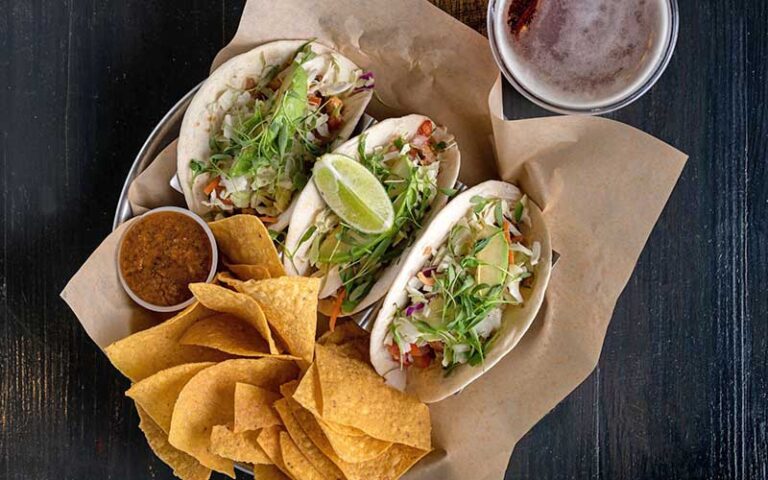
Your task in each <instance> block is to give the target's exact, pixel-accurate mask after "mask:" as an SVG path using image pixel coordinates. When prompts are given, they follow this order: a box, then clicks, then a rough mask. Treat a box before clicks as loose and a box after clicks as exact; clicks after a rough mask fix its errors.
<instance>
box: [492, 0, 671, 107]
mask: <svg viewBox="0 0 768 480" xmlns="http://www.w3.org/2000/svg"><path fill="white" fill-rule="evenodd" d="M519 1H520V0H505V1H503V2H502V4H501V7H500V9H499V11H498V12H497V16H496V18H495V19H494V21H495V24H494V29H495V32H494V35H495V37H496V43H497V45H498V50H499V53H500V55H501V57H502V59H503V61H504V63H505V64H506V66H507V68H508V69H509V70H510V71H511V72H512V73H513V75H514V77H515V79H516V80H517V81H518V82H519V83H520V84H521V85H522V86H523V87H525V88H526V89H527V90H528V91H530V92H531V93H533V94H534V95H535V96H537V97H539V98H541V99H543V100H546V101H548V102H551V103H554V104H557V105H560V106H562V107H565V108H576V109H588V108H599V107H603V106H607V105H611V104H613V103H616V102H618V101H620V100H622V99H624V98H626V97H627V96H629V95H631V94H632V93H633V92H634V91H636V90H637V89H638V88H640V87H641V86H642V85H643V84H644V83H645V82H646V81H647V80H648V79H649V78H650V77H651V76H652V75H653V72H654V71H655V69H656V67H657V66H658V64H659V62H660V61H661V59H662V57H663V54H664V51H665V47H666V41H667V38H668V37H669V29H670V16H671V12H670V10H669V4H668V1H667V0H539V1H538V2H537V5H536V11H535V13H534V15H533V17H532V19H531V21H530V23H529V24H528V25H527V26H525V27H523V29H522V30H521V31H520V32H519V33H517V34H515V33H513V32H512V29H511V28H510V26H509V25H508V24H507V19H508V15H509V9H510V6H511V5H512V4H513V3H514V2H519Z"/></svg>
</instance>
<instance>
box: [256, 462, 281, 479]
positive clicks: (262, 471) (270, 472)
mask: <svg viewBox="0 0 768 480" xmlns="http://www.w3.org/2000/svg"><path fill="white" fill-rule="evenodd" d="M253 478H254V480H290V479H289V478H288V477H287V476H286V475H285V474H284V473H283V472H281V471H280V469H279V468H277V467H276V466H274V465H254V466H253Z"/></svg>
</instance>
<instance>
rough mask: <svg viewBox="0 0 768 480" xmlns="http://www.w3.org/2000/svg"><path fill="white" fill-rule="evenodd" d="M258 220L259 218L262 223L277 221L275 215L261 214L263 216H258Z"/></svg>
mask: <svg viewBox="0 0 768 480" xmlns="http://www.w3.org/2000/svg"><path fill="white" fill-rule="evenodd" d="M259 220H261V221H262V222H264V223H275V222H277V217H268V216H263V217H259Z"/></svg>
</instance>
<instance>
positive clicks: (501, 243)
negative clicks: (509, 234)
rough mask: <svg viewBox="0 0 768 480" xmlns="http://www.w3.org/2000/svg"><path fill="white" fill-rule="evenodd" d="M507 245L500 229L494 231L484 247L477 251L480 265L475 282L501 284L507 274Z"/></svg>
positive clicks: (491, 284)
mask: <svg viewBox="0 0 768 480" xmlns="http://www.w3.org/2000/svg"><path fill="white" fill-rule="evenodd" d="M508 258H509V245H507V241H506V240H505V239H504V235H503V234H502V233H501V231H499V232H497V233H495V234H494V235H493V236H492V237H491V239H490V240H489V241H488V243H487V244H486V245H485V247H484V248H483V249H482V250H480V251H479V252H478V253H477V259H478V260H479V261H480V265H478V267H477V273H476V275H475V277H476V280H477V283H484V284H486V285H490V286H496V285H501V284H503V283H504V279H505V277H506V275H507V263H508Z"/></svg>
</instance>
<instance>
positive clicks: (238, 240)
mask: <svg viewBox="0 0 768 480" xmlns="http://www.w3.org/2000/svg"><path fill="white" fill-rule="evenodd" d="M208 226H209V227H211V231H212V232H213V236H214V237H215V238H216V244H217V245H218V246H219V249H220V250H221V252H222V253H223V254H224V255H226V256H227V258H229V259H230V260H231V261H232V262H233V263H235V264H245V265H261V266H264V267H265V268H266V269H267V270H268V271H269V274H270V276H272V277H280V276H282V275H285V270H283V264H282V263H281V262H280V257H279V256H278V254H277V249H275V245H274V244H273V243H272V237H270V236H269V231H268V230H267V227H265V226H264V224H263V223H261V220H259V219H258V218H256V217H255V216H253V215H233V216H231V217H228V218H225V219H223V220H218V221H216V222H211V223H209V224H208Z"/></svg>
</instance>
